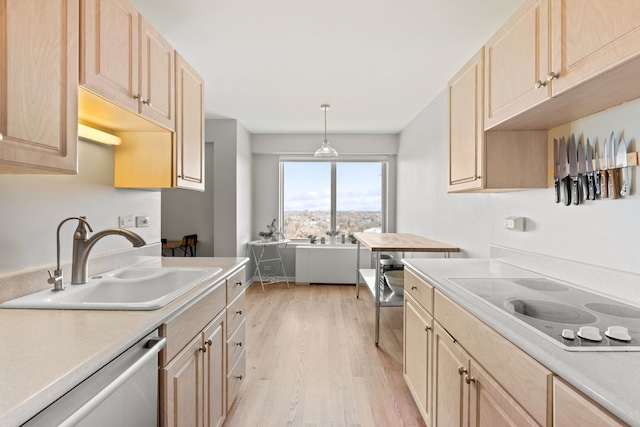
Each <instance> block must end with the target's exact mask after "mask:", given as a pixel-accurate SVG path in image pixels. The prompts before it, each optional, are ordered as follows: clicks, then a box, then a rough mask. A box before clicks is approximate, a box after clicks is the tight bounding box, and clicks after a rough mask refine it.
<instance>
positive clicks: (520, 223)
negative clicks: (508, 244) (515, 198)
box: [502, 216, 525, 231]
mask: <svg viewBox="0 0 640 427" xmlns="http://www.w3.org/2000/svg"><path fill="white" fill-rule="evenodd" d="M502 224H503V225H504V228H506V229H507V230H514V231H524V229H525V218H524V217H521V216H510V217H507V218H505V219H504V221H503V222H502Z"/></svg>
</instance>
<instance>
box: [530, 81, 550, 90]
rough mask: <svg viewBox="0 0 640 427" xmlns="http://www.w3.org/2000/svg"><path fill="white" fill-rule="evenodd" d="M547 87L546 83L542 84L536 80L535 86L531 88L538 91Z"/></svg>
mask: <svg viewBox="0 0 640 427" xmlns="http://www.w3.org/2000/svg"><path fill="white" fill-rule="evenodd" d="M546 85H547V82H543V81H542V80H538V81H537V82H536V84H535V85H533V87H535V88H536V89H540V88H541V87H545V86H546Z"/></svg>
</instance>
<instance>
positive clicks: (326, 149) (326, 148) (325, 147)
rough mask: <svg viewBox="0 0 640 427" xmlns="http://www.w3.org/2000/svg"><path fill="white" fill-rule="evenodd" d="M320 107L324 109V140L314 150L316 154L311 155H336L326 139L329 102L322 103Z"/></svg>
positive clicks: (324, 156) (323, 156) (322, 156)
mask: <svg viewBox="0 0 640 427" xmlns="http://www.w3.org/2000/svg"><path fill="white" fill-rule="evenodd" d="M320 109H321V110H322V111H324V141H323V142H322V145H321V146H320V148H318V149H317V150H316V154H314V155H313V157H320V158H326V157H338V152H337V151H336V150H335V149H333V148H331V146H330V145H329V141H327V110H330V109H331V106H330V105H329V104H322V105H321V106H320Z"/></svg>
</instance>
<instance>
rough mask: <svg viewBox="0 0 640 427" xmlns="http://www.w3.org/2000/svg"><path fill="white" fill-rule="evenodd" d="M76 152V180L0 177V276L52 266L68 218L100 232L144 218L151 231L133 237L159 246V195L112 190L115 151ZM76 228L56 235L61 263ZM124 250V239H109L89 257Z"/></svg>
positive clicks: (87, 146)
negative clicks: (122, 220) (129, 218)
mask: <svg viewBox="0 0 640 427" xmlns="http://www.w3.org/2000/svg"><path fill="white" fill-rule="evenodd" d="M78 152H79V160H78V164H79V172H78V174H77V175H65V176H60V175H0V224H1V225H0V239H1V241H2V244H1V245H0V275H1V274H3V273H10V272H15V271H18V270H24V269H28V268H30V267H36V266H43V265H49V264H51V265H55V261H56V228H57V227H58V224H59V223H60V221H62V220H63V219H65V218H67V217H70V216H79V215H85V216H86V217H87V220H88V221H89V223H90V224H91V226H92V228H93V230H94V231H99V230H101V229H103V228H109V227H117V226H118V216H119V215H146V216H149V227H148V228H133V229H132V231H134V232H136V233H138V234H140V235H141V236H142V237H143V238H144V239H145V241H146V242H147V243H158V242H159V241H160V197H161V195H160V192H159V191H149V190H131V189H116V188H114V187H113V147H109V146H105V145H99V144H93V143H88V142H84V141H80V142H79V147H78ZM76 225H77V221H69V222H67V223H66V224H65V225H63V226H62V229H61V231H60V247H61V256H60V257H61V261H62V262H65V261H69V260H70V259H71V247H72V239H73V231H74V230H75V227H76ZM90 234H91V233H90ZM128 248H131V244H130V243H129V242H128V241H127V240H126V239H123V238H121V237H119V236H109V237H106V238H104V239H102V240H100V241H99V242H98V243H97V244H96V246H95V247H94V249H93V250H92V256H94V255H97V254H100V253H106V252H112V251H118V250H121V249H128ZM45 279H46V278H45Z"/></svg>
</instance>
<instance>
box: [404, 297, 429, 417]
mask: <svg viewBox="0 0 640 427" xmlns="http://www.w3.org/2000/svg"><path fill="white" fill-rule="evenodd" d="M432 331H433V317H431V315H430V314H429V313H428V312H427V311H426V310H425V309H424V308H423V307H422V306H421V305H420V304H418V302H417V301H416V300H415V299H414V298H413V297H412V296H411V294H409V293H408V292H405V294H404V337H403V342H404V343H405V344H404V351H403V359H404V363H403V372H402V373H403V376H404V379H405V381H406V382H407V385H408V386H409V390H410V391H411V394H412V395H413V399H414V400H415V402H416V404H417V405H418V409H419V410H420V414H421V415H422V418H423V419H424V420H425V422H426V423H427V425H429V424H430V419H431V382H432V381H431V372H432V370H431V360H432V349H431V343H432V342H433V336H432V335H433V332H432Z"/></svg>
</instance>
